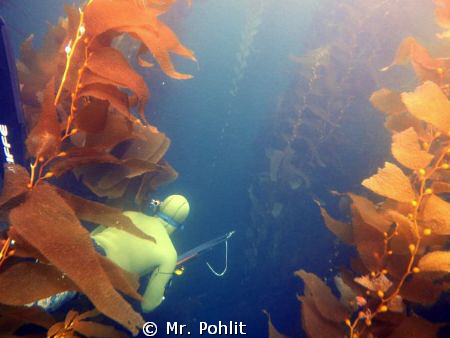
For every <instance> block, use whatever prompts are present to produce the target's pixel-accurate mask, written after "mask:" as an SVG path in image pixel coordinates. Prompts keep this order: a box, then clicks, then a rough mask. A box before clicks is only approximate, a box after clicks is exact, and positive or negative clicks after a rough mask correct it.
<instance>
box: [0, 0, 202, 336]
mask: <svg viewBox="0 0 450 338" xmlns="http://www.w3.org/2000/svg"><path fill="white" fill-rule="evenodd" d="M173 3H174V1H135V0H123V1H109V0H91V1H88V2H87V3H86V4H85V5H84V6H83V7H81V8H75V7H72V6H69V5H67V6H66V7H65V9H66V17H65V18H61V19H60V20H59V22H58V23H57V24H56V25H54V26H51V27H50V28H49V31H48V33H47V35H46V37H45V39H44V41H43V44H42V46H40V47H39V48H36V47H34V46H33V36H30V37H29V38H28V39H27V40H26V41H24V42H23V44H22V46H21V48H20V57H19V60H18V62H17V68H18V73H19V78H20V87H21V97H22V101H23V106H24V113H25V119H26V125H27V129H28V130H29V133H28V136H27V139H26V148H27V152H28V155H29V157H30V158H31V159H32V164H31V167H30V168H24V167H21V166H19V165H6V167H5V178H4V189H3V192H2V194H1V196H0V207H1V214H2V218H3V219H4V220H5V221H6V222H7V223H8V224H9V227H8V230H7V231H6V232H5V233H3V234H2V236H3V238H2V250H1V256H0V257H1V260H0V263H1V266H0V269H1V270H0V289H1V290H2V291H1V293H0V303H1V304H2V305H1V307H0V308H1V310H0V311H1V321H0V331H1V332H2V336H8V337H11V336H13V335H14V333H15V332H16V331H17V330H18V329H19V328H20V327H21V326H22V325H24V324H29V323H32V324H35V325H37V326H40V327H42V328H44V329H45V331H47V330H48V333H46V334H45V333H43V334H42V336H47V337H63V336H64V337H69V336H71V337H74V336H78V334H81V335H84V336H89V337H94V336H95V337H113V336H127V335H125V334H124V333H123V332H119V331H117V330H116V329H114V328H113V327H112V326H107V325H105V324H101V323H99V322H96V321H93V320H92V318H94V317H96V316H98V315H99V314H103V315H105V316H107V317H109V318H111V319H112V320H114V321H116V322H117V323H119V324H121V325H122V326H123V327H125V328H126V329H128V330H129V331H130V332H131V333H132V334H133V335H137V334H138V332H139V331H140V329H141V328H142V325H143V323H144V320H143V318H142V316H141V315H140V314H139V313H138V312H136V311H135V310H134V309H133V308H132V306H131V305H130V304H129V303H128V301H127V300H126V299H125V298H124V297H123V295H126V296H127V297H130V298H131V299H138V300H139V299H141V296H140V295H139V294H138V293H137V287H138V284H137V282H138V281H137V276H133V275H131V274H128V273H126V272H125V271H123V270H122V269H120V268H119V267H118V266H116V265H115V264H114V263H112V262H111V261H109V260H108V259H106V258H105V257H104V256H102V255H99V254H98V253H97V252H96V251H95V249H94V247H93V245H92V243H91V240H90V237H89V232H88V230H87V229H86V228H85V227H84V226H83V225H82V224H81V222H84V221H85V222H91V223H93V224H102V225H104V226H111V227H117V228H120V229H123V230H124V231H127V232H130V233H131V234H133V235H135V236H139V237H143V238H146V239H150V240H153V239H152V238H148V237H149V236H147V235H146V234H144V233H143V232H141V231H140V230H139V229H138V228H136V227H135V226H134V225H133V224H132V223H131V221H130V220H129V219H128V217H126V216H124V215H123V214H122V213H121V210H120V209H117V208H116V207H113V206H111V205H109V206H107V205H106V204H102V203H99V202H96V201H91V200H88V199H84V198H81V197H79V196H77V195H74V194H72V193H71V192H69V191H68V190H65V189H63V188H61V187H59V186H58V179H59V178H60V177H62V176H63V175H64V174H65V173H67V172H69V171H71V172H72V173H73V174H74V175H75V176H76V177H78V178H79V179H80V180H81V181H82V182H83V183H84V185H85V186H86V187H88V188H89V190H90V191H91V192H92V193H93V194H95V195H96V196H99V197H106V198H108V199H109V200H111V201H114V202H113V203H112V205H115V206H117V207H121V208H122V207H123V201H124V200H126V199H127V198H128V196H133V199H132V200H131V201H132V203H133V204H134V205H135V206H136V208H139V207H140V206H142V205H143V204H144V203H146V199H147V198H148V196H149V193H150V192H151V191H154V190H156V189H157V187H158V186H159V185H161V184H164V183H167V182H170V181H172V180H174V179H175V178H176V176H177V173H176V171H175V170H174V169H173V168H172V167H171V166H170V164H169V163H168V162H166V161H165V160H164V154H165V153H166V151H167V149H168V147H169V144H170V140H169V139H168V138H167V136H166V135H164V134H163V133H161V132H160V131H158V129H157V128H156V127H154V126H152V125H151V124H150V123H149V122H148V121H147V120H146V118H145V116H144V113H143V112H144V108H145V105H146V103H147V101H148V100H149V98H150V89H149V88H148V87H147V85H146V83H145V81H144V79H143V78H142V76H141V75H139V73H138V70H135V69H133V68H132V67H131V66H130V63H129V62H128V59H127V55H125V54H123V53H121V52H120V51H119V50H118V49H116V48H113V47H112V45H113V43H114V41H116V40H117V38H118V37H120V36H122V35H123V34H127V35H128V36H130V37H132V38H133V39H134V40H135V41H137V42H139V47H138V48H137V51H136V53H135V55H134V58H136V63H137V64H138V65H140V66H141V67H152V66H155V67H156V64H157V65H158V66H159V67H160V68H161V70H162V71H163V72H164V73H165V74H167V75H168V76H170V77H172V78H174V79H180V80H181V79H189V78H190V77H191V76H190V75H189V74H183V73H180V72H178V71H177V70H176V69H175V68H174V66H173V64H172V62H171V59H170V55H169V53H175V54H178V55H180V56H182V57H184V58H187V59H190V60H192V61H195V60H196V59H195V56H194V53H193V52H192V51H191V50H189V49H188V48H186V47H185V46H183V44H182V43H181V42H180V41H179V40H178V38H177V36H176V35H175V34H174V33H173V31H172V30H171V29H170V28H169V27H168V26H167V25H166V24H165V23H164V22H163V21H161V20H160V18H159V17H160V15H161V14H163V13H165V12H166V11H168V10H169V9H170V7H171V5H172V4H173ZM148 55H152V56H153V59H154V61H155V65H153V64H152V62H150V61H148ZM123 89H126V91H124V90H123ZM118 145H120V147H118ZM128 200H129V199H128ZM66 290H76V291H80V292H82V293H83V294H84V295H86V296H87V297H88V298H89V300H90V301H91V302H92V304H93V305H94V307H95V309H94V310H92V309H89V310H88V311H86V312H84V313H77V312H75V311H69V312H68V313H67V316H66V318H65V320H64V318H63V320H62V321H60V322H56V321H55V319H54V318H53V317H52V316H50V315H49V314H48V313H46V312H43V311H40V310H38V308H36V307H26V306H24V304H30V303H33V302H35V301H37V300H40V299H44V298H46V297H49V296H51V295H54V294H56V293H59V292H63V291H66ZM119 291H120V293H119ZM32 336H33V337H37V335H36V334H33V335H32Z"/></svg>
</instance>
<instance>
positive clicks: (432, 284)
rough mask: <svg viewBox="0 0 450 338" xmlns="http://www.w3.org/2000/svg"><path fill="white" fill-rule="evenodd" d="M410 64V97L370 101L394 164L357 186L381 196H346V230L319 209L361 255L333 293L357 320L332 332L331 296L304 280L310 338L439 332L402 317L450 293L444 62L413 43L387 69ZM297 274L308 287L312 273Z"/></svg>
mask: <svg viewBox="0 0 450 338" xmlns="http://www.w3.org/2000/svg"><path fill="white" fill-rule="evenodd" d="M438 4H439V6H440V7H438V8H437V10H436V15H437V20H438V22H439V23H440V24H441V25H442V26H443V27H444V28H449V27H450V26H449V25H448V22H450V21H449V20H448V18H450V15H448V14H449V11H448V9H449V8H450V6H449V5H450V2H449V1H439V2H438ZM444 34H448V32H446V33H444ZM441 37H444V36H441ZM406 62H411V63H412V65H413V67H414V70H415V72H416V75H417V77H418V78H419V80H420V85H419V86H418V87H417V88H416V89H415V90H414V91H411V92H400V91H395V90H390V89H387V88H382V89H380V90H378V91H376V92H374V93H373V94H372V96H371V97H370V101H371V103H372V104H373V106H374V107H375V108H377V109H378V110H380V111H382V112H383V113H385V114H386V115H385V117H386V122H385V126H386V128H388V129H389V130H390V131H391V133H392V143H391V152H392V155H393V158H394V159H395V161H396V162H397V163H391V162H385V164H384V167H383V168H380V169H378V172H377V173H375V174H374V175H372V176H371V177H369V178H367V179H365V180H363V181H362V185H363V186H364V187H365V188H367V189H368V190H369V191H370V192H369V195H371V196H374V195H378V196H377V201H378V202H377V203H375V202H373V201H372V200H371V199H369V198H366V197H362V196H358V195H355V194H352V193H348V194H347V196H348V197H349V198H350V200H351V202H352V204H351V222H347V223H345V222H341V221H339V220H335V219H333V218H331V216H330V215H329V214H328V213H327V211H326V210H325V209H323V208H322V207H321V206H320V203H318V204H319V207H320V208H321V213H322V216H323V218H324V221H325V223H326V225H327V227H328V228H329V229H330V231H332V232H333V233H334V234H336V235H337V236H338V237H339V238H340V239H342V240H343V241H344V242H346V243H348V244H351V245H354V246H355V247H356V249H357V252H358V257H357V258H356V259H354V260H353V262H352V269H353V271H344V272H345V273H344V274H343V278H341V279H338V281H339V283H340V285H338V289H339V290H341V289H342V290H347V291H346V292H347V294H349V295H350V296H347V297H343V298H342V301H343V302H344V304H345V305H346V306H348V307H350V308H351V309H352V311H353V312H354V313H353V314H350V313H347V314H346V317H345V318H343V319H342V318H339V319H338V320H337V322H338V323H339V324H340V325H338V326H335V325H333V320H332V317H330V316H329V315H327V313H326V312H325V311H324V310H323V307H321V303H320V301H321V298H322V297H323V295H325V294H327V292H326V291H321V292H316V293H314V292H313V291H311V290H310V288H311V287H310V284H311V283H312V282H311V280H316V283H319V282H317V280H318V279H317V277H314V278H312V279H311V280H309V281H308V279H306V280H305V296H303V297H300V300H301V301H302V309H303V312H304V313H303V314H302V318H303V325H304V328H305V330H306V331H307V332H308V334H309V335H311V336H321V335H323V332H330V333H329V334H328V335H329V336H332V335H333V336H343V335H346V336H350V337H361V336H364V337H366V336H367V337H369V336H389V337H408V336H412V335H418V336H423V337H431V336H435V335H436V332H437V331H438V329H439V327H440V324H435V323H430V322H428V321H426V320H424V319H422V318H420V317H418V316H416V315H415V314H413V315H411V314H409V313H407V312H406V306H405V304H407V303H408V302H410V303H416V304H421V305H424V306H431V305H433V304H434V303H435V302H436V301H437V300H438V299H439V297H440V295H441V294H442V292H444V291H448V290H449V288H450V283H449V282H448V276H449V274H450V264H449V262H450V253H449V251H448V235H449V234H450V203H449V202H448V195H447V194H448V192H450V184H449V179H450V175H449V174H448V169H449V164H448V161H449V154H450V148H449V147H450V117H449V116H450V115H449V112H450V103H449V99H448V96H449V94H450V92H449V83H450V79H449V78H448V59H444V58H442V59H435V58H433V57H431V55H430V53H429V52H428V50H427V49H425V48H424V47H423V46H422V45H420V44H419V43H418V42H417V41H416V39H415V38H412V37H409V38H406V39H405V40H403V42H402V43H401V45H400V47H399V48H398V50H397V54H396V56H395V58H394V61H393V63H392V65H394V64H402V63H406ZM392 65H391V66H392ZM391 66H389V67H386V68H384V69H382V71H386V70H388V69H389V68H390V67H391ZM380 200H381V202H380ZM301 276H302V278H303V279H305V278H304V277H303V276H308V274H305V273H304V272H303V273H301ZM342 284H345V285H342ZM327 308H332V309H333V308H335V305H334V304H331V305H327ZM333 313H339V311H338V310H336V311H333ZM341 313H344V312H341ZM342 324H345V326H346V332H344V331H343V330H342V327H343V326H342ZM333 330H334V331H333ZM336 330H337V331H336Z"/></svg>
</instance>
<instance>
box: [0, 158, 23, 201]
mask: <svg viewBox="0 0 450 338" xmlns="http://www.w3.org/2000/svg"><path fill="white" fill-rule="evenodd" d="M3 170H4V177H3V190H2V192H1V194H0V208H1V207H3V206H4V205H5V204H6V203H8V202H9V201H11V200H12V199H15V198H17V197H19V196H20V195H22V194H24V193H26V192H27V191H28V187H27V184H28V183H29V182H30V176H29V175H28V172H27V171H26V169H25V168H24V167H22V166H20V165H18V164H5V165H4V166H3Z"/></svg>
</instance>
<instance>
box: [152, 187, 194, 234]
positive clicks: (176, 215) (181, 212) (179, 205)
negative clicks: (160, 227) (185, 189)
mask: <svg viewBox="0 0 450 338" xmlns="http://www.w3.org/2000/svg"><path fill="white" fill-rule="evenodd" d="M158 209H159V210H158V212H157V214H156V215H157V216H158V217H159V218H161V219H162V220H163V221H164V223H165V225H166V229H167V232H168V233H169V234H171V233H172V232H174V231H175V230H176V229H177V228H179V227H180V226H181V224H182V223H183V222H184V220H185V219H186V218H187V216H188V215H189V202H188V201H187V199H186V198H185V197H184V196H181V195H170V196H168V197H166V198H165V199H164V201H162V202H161V204H160V205H159V208H158Z"/></svg>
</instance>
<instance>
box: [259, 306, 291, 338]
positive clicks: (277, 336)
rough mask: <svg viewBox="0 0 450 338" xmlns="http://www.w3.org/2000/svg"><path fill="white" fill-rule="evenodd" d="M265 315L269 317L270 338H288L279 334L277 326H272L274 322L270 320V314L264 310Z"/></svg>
mask: <svg viewBox="0 0 450 338" xmlns="http://www.w3.org/2000/svg"><path fill="white" fill-rule="evenodd" d="M262 311H263V312H264V314H265V315H266V316H267V321H268V324H269V338H286V336H285V335H284V334H281V333H280V332H278V330H277V329H276V328H275V326H274V325H273V324H272V320H271V318H270V313H269V312H267V311H266V310H262Z"/></svg>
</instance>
